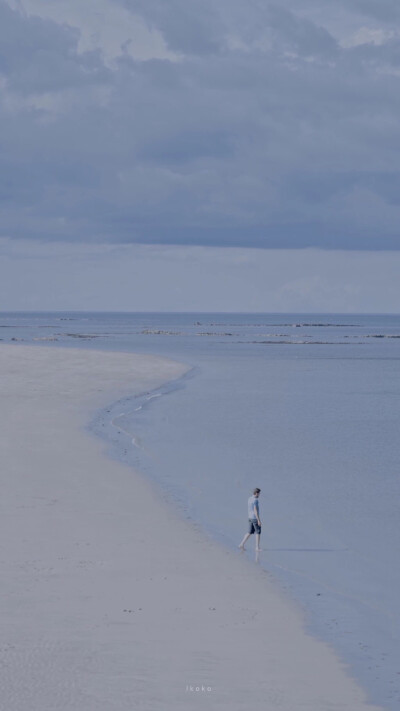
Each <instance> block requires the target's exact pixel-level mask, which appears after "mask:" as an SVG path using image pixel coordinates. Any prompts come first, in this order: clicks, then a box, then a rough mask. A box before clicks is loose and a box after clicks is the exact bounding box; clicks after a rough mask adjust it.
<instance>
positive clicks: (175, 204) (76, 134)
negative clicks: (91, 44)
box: [0, 0, 400, 249]
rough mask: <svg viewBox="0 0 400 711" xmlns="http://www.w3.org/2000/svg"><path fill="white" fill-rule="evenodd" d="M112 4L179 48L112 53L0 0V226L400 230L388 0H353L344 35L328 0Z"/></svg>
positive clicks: (268, 233) (395, 60) (181, 239)
mask: <svg viewBox="0 0 400 711" xmlns="http://www.w3.org/2000/svg"><path fill="white" fill-rule="evenodd" d="M122 4H123V5H124V6H125V7H128V8H129V9H130V10H132V12H133V13H134V14H135V15H136V16H140V17H141V18H142V20H144V21H145V22H146V23H147V25H148V26H149V27H150V28H151V29H153V30H154V31H155V30H157V31H158V32H159V33H160V34H161V35H162V37H163V38H164V40H165V43H166V45H167V47H168V48H169V50H170V51H173V52H176V57H175V58H172V59H168V58H166V59H160V58H158V59H151V60H146V61H143V60H140V59H138V58H135V57H134V56H132V54H128V49H127V47H128V45H127V44H125V43H121V44H122V45H123V46H122V47H121V52H120V55H119V56H118V57H117V58H116V59H115V61H114V62H113V63H111V64H110V62H107V61H106V59H105V58H104V56H103V55H102V53H101V51H100V49H99V50H96V51H86V52H82V51H79V49H78V41H79V33H78V31H77V30H76V29H74V28H71V27H69V26H68V25H66V24H63V23H62V21H61V20H62V18H61V17H60V22H55V21H54V20H49V19H44V18H41V17H37V16H32V15H31V16H28V15H23V14H20V13H18V12H16V11H13V10H11V9H10V7H9V6H8V4H7V3H6V2H4V0H0V42H1V50H0V91H1V99H0V102H1V103H0V108H1V111H0V141H1V144H2V145H1V174H0V217H1V233H2V234H3V235H6V236H12V237H31V238H34V239H46V240H51V239H63V240H66V239H67V240H80V241H96V240H99V241H114V242H148V243H157V242H165V243H169V244H207V245H208V244H210V245H236V246H238V245H242V246H253V247H254V246H260V247H306V246H320V247H340V248H352V249H387V248H398V247H399V246H400V240H399V237H398V224H399V218H400V205H399V198H398V195H399V192H398V188H399V186H400V158H399V149H400V140H399V126H398V117H399V115H400V92H399V82H400V75H399V71H400V68H399V63H400V40H399V35H398V34H396V32H395V31H394V30H396V31H397V29H399V28H397V27H396V26H395V25H393V21H394V20H393V17H394V16H393V13H394V12H395V10H396V5H395V4H394V3H390V2H386V3H384V2H382V3H381V6H382V13H383V12H384V18H383V19H382V20H381V17H380V16H379V17H378V15H377V14H376V13H377V12H378V9H377V4H375V3H373V2H370V3H367V2H365V3H364V2H363V3H358V2H356V0H353V2H349V3H348V9H347V10H346V13H344V14H343V12H344V11H343V12H342V15H341V16H340V18H341V20H340V22H341V25H340V28H341V30H342V31H343V33H342V36H339V35H335V33H334V32H333V30H332V29H331V25H330V24H329V22H327V23H326V26H324V25H323V24H321V21H320V20H318V21H317V20H316V19H315V18H314V14H316V12H317V10H321V8H322V9H323V8H324V7H325V6H326V7H328V6H327V5H326V0H320V2H317V1H316V0H314V1H313V0H309V2H305V3H304V7H302V10H303V12H302V13H301V14H299V13H298V12H294V10H293V8H295V7H298V4H297V3H294V2H290V0H286V2H282V3H280V4H279V6H278V5H277V4H272V3H261V2H258V1H256V0H250V2H247V3H244V2H243V1H242V0H230V1H229V2H228V1H227V0H220V1H219V2H211V1H210V0H196V1H193V2H192V3H188V2H186V1H185V2H184V0H171V2H169V3H165V2H164V1H163V2H161V0H160V1H158V0H147V1H146V2H144V0H143V1H142V0H132V1H131V2H128V1H126V2H122V0H121V5H122ZM361 5H362V11H363V17H364V19H363V20H362V21H361V20H360V21H358V20H357V22H358V24H357V23H356V24H354V22H355V20H354V18H357V17H358V15H359V14H360V6H361ZM342 7H344V5H343V6H342ZM367 11H368V13H367V17H368V23H369V24H367V25H365V22H366V20H365V16H366V12H367ZM318 17H319V16H318ZM327 17H328V15H327ZM371 18H373V19H372V20H371ZM394 19H395V18H394ZM336 20H337V18H336ZM347 20H348V25H347V24H346V23H347ZM380 22H383V23H384V24H383V25H381V24H380ZM360 23H361V24H360ZM371 23H372V24H371ZM385 23H386V24H385ZM387 23H389V26H388V25H387ZM350 26H351V30H350V29H349V28H350ZM365 27H367V30H368V32H370V33H372V35H371V37H372V39H370V36H369V35H368V34H367V35H366V37H367V39H366V40H363V39H362V40H360V39H357V38H356V39H355V40H354V41H352V40H351V36H352V35H354V34H355V33H356V32H357V31H358V30H360V31H362V32H364V33H365V31H366V30H365ZM388 27H389V29H388ZM373 33H378V34H377V35H376V36H377V37H378V38H379V41H377V42H375V41H374V40H373V38H374V37H375V35H374V34H373ZM339 34H340V33H339ZM349 37H350V40H349ZM343 38H345V39H346V43H345V44H344V43H343V41H342V40H343Z"/></svg>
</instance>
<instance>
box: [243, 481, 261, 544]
mask: <svg viewBox="0 0 400 711" xmlns="http://www.w3.org/2000/svg"><path fill="white" fill-rule="evenodd" d="M260 491H261V489H254V491H253V496H250V498H249V500H248V502H247V503H248V514H249V530H248V533H246V535H245V537H244V538H243V541H242V542H241V544H240V546H239V548H241V549H242V551H244V550H245V547H244V544H245V543H246V541H247V540H248V539H249V538H250V536H251V535H252V534H253V533H254V532H255V534H256V551H260V550H261V548H260V535H261V521H260V511H259V504H258V497H259V496H260Z"/></svg>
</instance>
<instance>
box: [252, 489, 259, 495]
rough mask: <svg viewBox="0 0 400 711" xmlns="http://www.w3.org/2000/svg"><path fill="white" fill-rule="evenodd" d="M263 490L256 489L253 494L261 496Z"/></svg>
mask: <svg viewBox="0 0 400 711" xmlns="http://www.w3.org/2000/svg"><path fill="white" fill-rule="evenodd" d="M260 491H261V489H254V491H253V494H259V493H260Z"/></svg>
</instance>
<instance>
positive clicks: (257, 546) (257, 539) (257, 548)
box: [256, 533, 261, 551]
mask: <svg viewBox="0 0 400 711" xmlns="http://www.w3.org/2000/svg"><path fill="white" fill-rule="evenodd" d="M260 536H261V534H260V533H256V551H260V550H261V548H260Z"/></svg>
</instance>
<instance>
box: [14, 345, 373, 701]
mask: <svg viewBox="0 0 400 711" xmlns="http://www.w3.org/2000/svg"><path fill="white" fill-rule="evenodd" d="M185 370H186V366H184V365H182V364H179V363H175V362H172V361H170V360H167V359H164V358H156V357H153V356H142V355H141V356H139V355H129V354H119V353H108V352H107V353H99V352H92V351H83V350H71V349H58V348H41V347H40V348H39V347H28V346H27V347H25V346H7V345H2V346H0V378H1V423H0V424H1V483H2V500H1V509H2V512H1V513H2V515H1V539H0V540H1V553H0V561H1V562H0V566H1V579H2V595H1V607H0V617H1V641H0V666H1V672H0V673H1V681H0V696H1V699H2V703H1V707H2V708H3V709H6V710H7V711H56V710H57V709H63V710H65V711H100V710H101V711H122V710H123V709H129V711H136V710H141V709H145V710H148V711H161V710H162V711H169V710H171V711H172V710H174V711H178V710H180V709H182V710H183V709H185V711H186V710H190V709H212V710H213V711H214V709H216V710H217V709H226V710H227V711H228V709H229V711H242V710H243V711H248V709H252V710H253V711H254V710H256V711H259V710H260V711H261V709H262V710H263V711H266V710H270V709H271V711H272V710H275V709H282V710H285V711H297V709H299V710H300V709H304V710H305V711H338V710H339V709H340V710H343V709H348V711H361V710H362V709H364V710H367V709H370V711H371V709H373V708H376V707H372V706H370V705H367V703H366V701H365V697H364V693H363V691H362V690H361V689H360V688H359V687H358V686H357V684H356V683H355V681H354V680H352V679H351V678H350V677H349V676H348V675H347V672H346V669H345V667H344V666H343V665H342V664H341V663H340V662H339V661H338V659H337V658H336V656H335V655H334V653H333V651H332V650H331V649H330V648H329V647H328V646H327V645H325V644H324V643H321V642H319V641H317V640H315V639H313V638H311V637H310V636H308V635H307V634H306V633H305V631H304V627H303V619H302V614H301V612H300V610H299V609H298V608H297V606H296V605H295V604H294V603H293V602H291V601H290V600H289V599H286V597H285V595H284V594H283V593H282V592H281V591H280V589H279V587H278V585H277V584H276V583H275V582H274V580H273V579H272V578H270V576H269V575H268V574H267V573H265V572H264V571H263V570H262V569H261V568H260V567H258V566H257V565H255V563H252V562H251V561H249V560H247V559H246V557H245V556H243V554H241V553H240V552H237V553H235V552H233V551H230V550H226V549H224V548H223V547H222V546H219V545H218V544H216V543H214V542H213V541H211V540H210V539H209V538H208V537H207V536H205V535H204V534H202V533H201V531H200V530H199V529H198V528H197V527H196V526H194V525H193V524H191V523H189V522H187V521H186V520H185V519H183V518H180V517H179V515H177V514H176V513H175V511H173V510H172V509H171V508H170V506H169V505H167V504H166V503H165V501H164V500H163V497H162V495H161V494H160V493H159V492H158V490H156V489H155V487H154V485H152V484H151V483H150V482H149V481H147V480H146V479H145V478H144V477H143V476H142V475H141V474H140V473H138V472H135V471H133V470H132V469H131V468H130V467H127V466H125V465H123V464H119V463H117V462H114V461H112V460H110V459H108V458H107V456H106V455H105V451H104V450H105V446H104V444H103V443H102V442H101V441H99V440H97V439H95V438H94V437H91V436H90V435H88V434H87V433H86V432H84V430H83V425H84V424H86V423H87V422H88V421H89V420H90V418H91V415H92V414H93V412H94V409H95V408H97V407H101V406H105V405H106V404H107V403H110V402H112V401H115V400H117V399H118V398H119V397H121V396H123V395H128V394H130V393H132V394H133V393H139V392H143V391H146V390H148V389H152V388H154V387H157V386H159V385H160V384H161V383H162V382H165V381H167V380H171V379H173V378H176V377H179V376H180V375H181V374H183V372H185ZM177 446H179V443H178V442H177ZM265 528H266V526H265ZM242 534H243V531H238V540H240V538H241V537H242ZM196 688H198V690H196ZM192 689H193V690H192Z"/></svg>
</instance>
